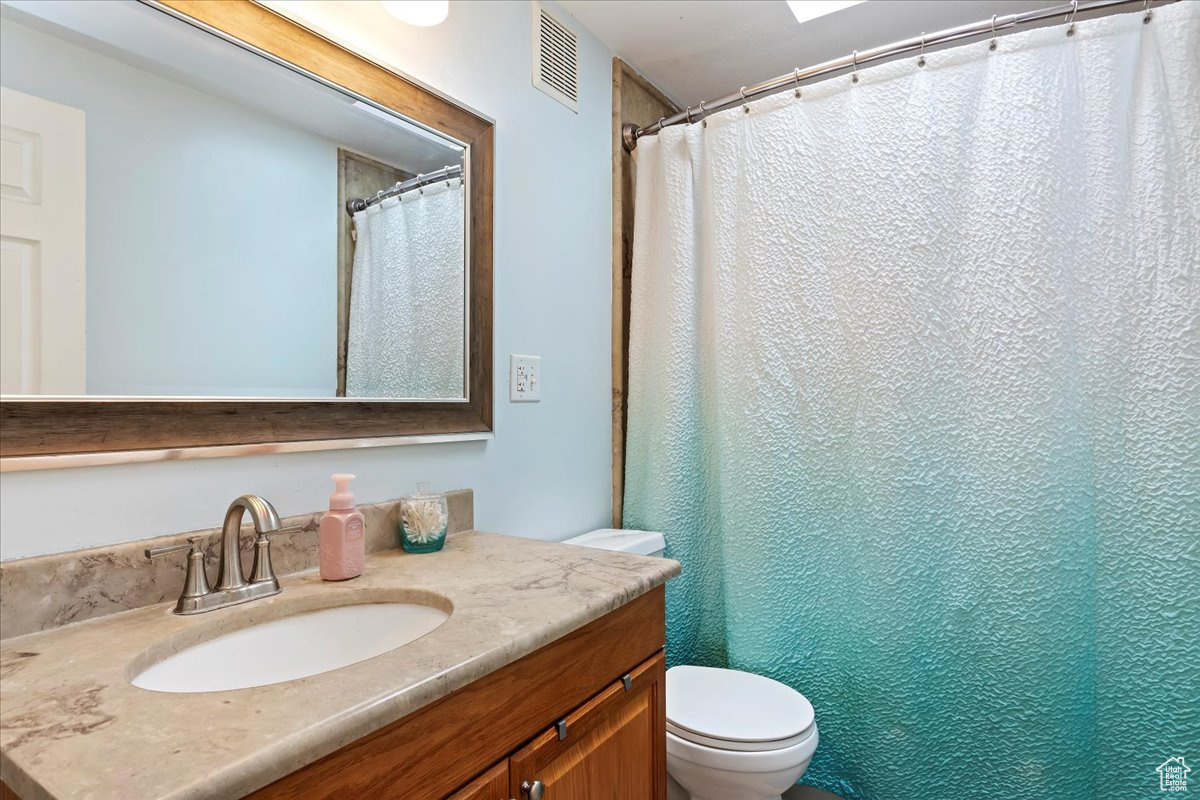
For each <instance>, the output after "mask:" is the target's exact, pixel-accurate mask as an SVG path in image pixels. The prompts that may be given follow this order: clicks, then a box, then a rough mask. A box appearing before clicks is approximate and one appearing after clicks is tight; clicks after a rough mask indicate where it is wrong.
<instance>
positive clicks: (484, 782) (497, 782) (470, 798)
mask: <svg viewBox="0 0 1200 800" xmlns="http://www.w3.org/2000/svg"><path fill="white" fill-rule="evenodd" d="M446 800H509V795H508V761H507V760H506V761H501V762H500V763H499V764H497V765H496V766H494V767H492V768H491V769H489V770H488V771H487V772H484V773H483V774H482V775H480V776H479V777H478V778H476V779H475V780H473V781H471V782H470V783H468V784H467V785H466V786H464V787H463V788H461V789H459V790H458V791H457V792H455V793H454V794H452V795H450V796H449V797H447V798H446Z"/></svg>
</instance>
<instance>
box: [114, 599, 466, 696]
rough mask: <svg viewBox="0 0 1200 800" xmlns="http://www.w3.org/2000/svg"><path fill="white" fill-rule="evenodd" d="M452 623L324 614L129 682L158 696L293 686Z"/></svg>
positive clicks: (186, 655)
mask: <svg viewBox="0 0 1200 800" xmlns="http://www.w3.org/2000/svg"><path fill="white" fill-rule="evenodd" d="M218 613H219V612H218ZM449 618H450V615H449V614H448V613H447V612H445V611H442V610H441V609H438V608H433V607H431V606H426V605H417V604H414V603H363V604H359V605H348V606H337V607H335V608H322V609H319V610H316V611H308V612H305V613H302V614H294V615H292V616H287V617H282V618H280V619H274V620H270V621H267V622H261V623H259V624H257V625H251V626H250V627H248V628H242V629H241V630H237V631H233V632H231V633H226V634H223V635H221V636H217V637H214V638H212V639H209V640H207V641H204V642H200V643H199V644H195V645H192V646H191V647H188V648H186V649H184V650H181V651H179V652H178V653H175V654H173V655H171V656H168V657H167V658H165V659H163V660H161V661H158V662H156V663H154V664H152V665H150V666H149V667H147V668H146V669H144V670H142V671H141V672H140V673H138V674H137V675H136V676H134V677H133V678H132V679H131V681H130V682H131V683H132V684H133V685H134V686H138V687H141V688H142V689H151V690H153V691H156V692H222V691H227V690H229V689H248V688H250V687H252V686H268V685H270V684H272V683H283V682H284V681H294V680H296V679H297V678H306V677H308V676H310V675H318V674H320V673H322V672H329V671H330V670H334V669H338V668H340V667H347V666H349V665H351V664H357V663H358V662H359V661H366V660H367V659H368V658H374V657H375V656H379V655H383V654H384V653H387V652H390V651H392V650H395V649H396V648H398V647H402V646H404V645H406V644H408V643H409V642H412V641H414V640H416V639H419V638H421V637H422V636H424V635H425V634H427V633H429V632H430V631H432V630H433V629H435V628H437V627H438V626H439V625H441V624H442V623H443V622H445V621H446V620H447V619H449Z"/></svg>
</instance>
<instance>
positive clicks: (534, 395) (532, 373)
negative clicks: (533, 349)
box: [508, 353, 542, 403]
mask: <svg viewBox="0 0 1200 800" xmlns="http://www.w3.org/2000/svg"><path fill="white" fill-rule="evenodd" d="M508 399H509V402H512V403H537V402H539V401H541V399H542V357H541V356H521V355H517V354H516V353H511V354H510V355H509V357H508Z"/></svg>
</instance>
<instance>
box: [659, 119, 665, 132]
mask: <svg viewBox="0 0 1200 800" xmlns="http://www.w3.org/2000/svg"><path fill="white" fill-rule="evenodd" d="M666 121H667V118H666V117H659V118H658V129H659V130H660V131H661V130H662V129H663V128H665V127H667V126H666V125H664V124H663V123H664V122H666Z"/></svg>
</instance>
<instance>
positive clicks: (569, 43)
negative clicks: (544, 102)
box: [533, 0, 579, 114]
mask: <svg viewBox="0 0 1200 800" xmlns="http://www.w3.org/2000/svg"><path fill="white" fill-rule="evenodd" d="M533 85H534V86H536V87H537V88H539V89H541V90H542V91H543V92H545V93H546V94H548V95H550V96H551V97H553V98H554V99H555V100H557V101H558V102H560V103H562V104H563V105H564V106H566V107H567V108H569V109H571V110H572V111H574V112H575V113H576V114H578V113H579V37H578V36H576V35H575V32H574V31H572V30H571V29H570V28H568V27H567V26H566V25H564V24H563V23H562V21H561V20H559V18H558V17H556V16H554V15H553V14H551V13H550V12H549V11H547V10H546V9H545V8H544V7H543V6H542V4H541V3H538V2H536V0H535V2H534V3H533Z"/></svg>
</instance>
